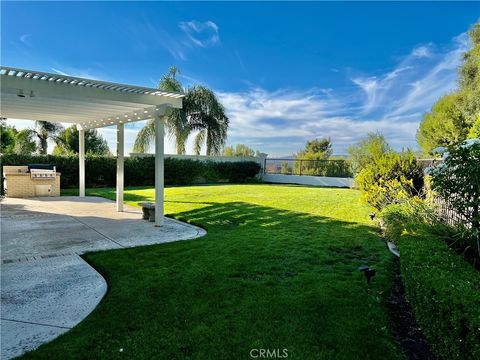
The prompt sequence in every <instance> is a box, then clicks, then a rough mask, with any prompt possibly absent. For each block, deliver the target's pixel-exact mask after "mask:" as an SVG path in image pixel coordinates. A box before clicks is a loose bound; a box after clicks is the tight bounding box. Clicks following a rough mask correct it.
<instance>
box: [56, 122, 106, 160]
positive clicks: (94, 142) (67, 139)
mask: <svg viewBox="0 0 480 360" xmlns="http://www.w3.org/2000/svg"><path fill="white" fill-rule="evenodd" d="M55 142H56V146H55V148H54V149H53V154H54V155H68V154H78V145H79V144H78V130H77V127H76V126H75V125H72V126H70V127H68V128H66V129H63V130H62V131H60V132H59V133H58V135H57V136H56V138H55ZM85 152H86V153H89V154H96V155H108V154H110V149H109V148H108V144H107V141H106V140H105V139H104V138H103V137H102V135H100V134H99V133H98V131H97V130H96V129H88V130H85Z"/></svg>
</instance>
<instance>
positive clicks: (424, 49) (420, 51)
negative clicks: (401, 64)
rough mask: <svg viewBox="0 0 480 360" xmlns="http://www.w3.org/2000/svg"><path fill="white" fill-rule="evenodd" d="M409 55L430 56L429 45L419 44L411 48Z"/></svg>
mask: <svg viewBox="0 0 480 360" xmlns="http://www.w3.org/2000/svg"><path fill="white" fill-rule="evenodd" d="M411 55H412V56H414V57H417V58H423V57H426V58H428V57H431V56H432V49H431V46H419V47H416V48H415V49H413V50H412V52H411Z"/></svg>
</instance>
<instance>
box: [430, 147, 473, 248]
mask: <svg viewBox="0 0 480 360" xmlns="http://www.w3.org/2000/svg"><path fill="white" fill-rule="evenodd" d="M443 159H444V162H443V163H440V164H439V165H436V166H435V167H433V168H432V169H430V171H429V172H430V174H431V175H432V189H433V190H434V191H436V192H437V193H438V194H439V195H440V196H441V197H442V198H444V199H448V202H449V204H450V206H452V207H453V209H454V210H455V212H456V213H457V214H458V215H460V217H461V218H462V219H464V222H465V226H464V231H463V232H464V234H465V235H466V237H467V238H470V239H472V241H473V244H475V242H476V247H477V250H478V255H479V257H480V181H479V179H480V140H478V139H471V140H467V141H465V142H463V143H462V144H461V145H459V146H456V147H452V148H450V152H444V153H443Z"/></svg>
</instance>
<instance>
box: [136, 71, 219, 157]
mask: <svg viewBox="0 0 480 360" xmlns="http://www.w3.org/2000/svg"><path fill="white" fill-rule="evenodd" d="M177 73H178V70H177V68H176V67H171V68H170V70H169V71H168V73H167V74H166V75H165V76H163V77H162V79H161V80H160V83H159V86H158V88H159V89H160V90H165V91H175V92H182V91H183V88H182V84H181V83H180V82H179V81H178V80H177V78H176V74H177ZM165 125H166V127H167V131H168V133H169V135H170V136H172V137H175V142H176V148H177V154H185V142H186V141H187V138H188V136H189V135H190V134H191V133H192V132H194V131H199V133H198V134H197V136H196V137H195V152H196V153H197V154H199V153H200V151H201V148H202V145H203V144H204V143H206V148H207V149H206V151H207V155H214V154H220V153H221V151H222V148H223V146H224V144H225V141H226V139H227V129H228V118H227V116H226V115H225V109H224V107H223V106H222V104H221V103H220V101H219V100H218V99H217V97H216V96H215V94H214V93H213V91H212V90H210V89H208V88H206V87H204V86H194V87H192V88H189V89H187V90H186V94H185V98H184V100H183V109H171V111H170V112H169V113H168V114H167V115H166V123H165ZM154 138H155V121H154V120H150V121H148V122H147V124H146V125H145V126H144V127H143V128H142V130H140V131H139V133H138V134H137V138H136V139H135V146H134V151H138V152H145V151H146V150H147V149H148V147H149V146H150V144H151V142H152V141H153V139H154Z"/></svg>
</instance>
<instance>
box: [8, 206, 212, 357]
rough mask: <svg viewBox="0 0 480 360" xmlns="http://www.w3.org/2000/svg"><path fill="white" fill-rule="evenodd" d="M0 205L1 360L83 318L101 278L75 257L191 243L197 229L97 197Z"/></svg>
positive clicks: (102, 285)
mask: <svg viewBox="0 0 480 360" xmlns="http://www.w3.org/2000/svg"><path fill="white" fill-rule="evenodd" d="M0 204H1V205H0V206H1V270H2V271H1V280H2V294H1V300H2V304H1V305H2V307H1V349H2V351H1V358H2V359H9V358H12V357H15V356H18V355H20V354H22V353H24V352H25V351H29V350H33V349H35V348H37V347H38V346H39V345H41V344H43V343H45V342H48V341H51V340H52V339H54V338H55V337H57V336H58V335H60V334H62V333H64V332H66V331H68V330H69V329H70V328H72V327H73V326H75V325H76V324H78V323H79V322H80V321H81V320H82V319H84V318H85V317H86V316H87V315H88V314H89V313H90V312H91V311H92V310H93V309H94V308H95V307H96V306H97V305H98V303H99V302H100V300H101V299H102V297H103V296H104V295H105V293H106V289H107V284H106V282H105V280H104V279H103V278H102V277H101V276H100V274H98V273H97V272H96V271H95V270H94V269H93V268H91V267H90V266H89V265H88V264H87V263H86V262H85V261H84V260H83V259H82V258H81V257H80V256H79V255H80V254H83V253H85V252H88V251H99V250H108V249H121V248H127V247H135V246H142V245H151V244H160V243H166V242H172V241H178V240H188V239H194V238H197V237H200V236H203V235H204V234H205V230H203V229H200V228H198V227H195V226H192V225H189V224H185V223H182V222H179V221H176V220H173V219H168V218H166V219H165V222H164V226H163V227H155V226H154V225H153V223H151V222H148V221H145V220H142V219H141V211H140V210H139V209H136V208H132V207H128V206H125V209H124V212H117V211H116V208H115V203H114V202H112V201H110V200H106V199H104V198H98V197H86V198H78V197H51V198H30V199H13V198H6V199H3V200H2V201H1V203H0Z"/></svg>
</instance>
